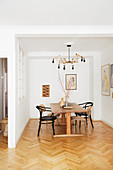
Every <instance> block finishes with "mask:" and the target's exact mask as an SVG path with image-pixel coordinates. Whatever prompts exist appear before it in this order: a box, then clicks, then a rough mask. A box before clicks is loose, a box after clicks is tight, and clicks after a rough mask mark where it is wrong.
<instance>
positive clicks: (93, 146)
mask: <svg viewBox="0 0 113 170" xmlns="http://www.w3.org/2000/svg"><path fill="white" fill-rule="evenodd" d="M37 124H38V123H37V120H30V122H29V123H28V125H27V127H26V129H25V131H24V133H23V136H22V138H21V140H20V142H19V143H18V146H17V148H16V149H7V147H6V146H7V144H6V145H5V144H3V145H2V141H1V140H0V170H7V169H11V170H13V169H14V170H20V169H27V170H28V169H31V170H35V169H36V170H40V169H41V170H42V169H43V170H46V169H48V170H51V169H53V170H65V169H66V170H71V169H73V170H76V169H78V170H81V169H83V170H85V169H87V170H90V169H91V170H99V169H102V170H113V129H112V128H110V127H108V126H107V125H105V124H104V123H102V122H95V123H94V126H95V129H94V130H93V131H92V135H91V136H88V134H87V133H86V135H85V136H82V137H63V138H53V136H52V129H51V125H47V126H46V125H43V127H42V129H41V134H40V138H37ZM73 128H75V127H74V126H73ZM57 129H58V126H55V130H56V133H57ZM62 130H63V126H62ZM6 143H7V142H6Z"/></svg>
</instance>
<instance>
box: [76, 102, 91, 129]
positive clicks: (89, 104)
mask: <svg viewBox="0 0 113 170" xmlns="http://www.w3.org/2000/svg"><path fill="white" fill-rule="evenodd" d="M79 105H80V106H82V107H83V108H85V109H87V108H88V107H89V106H91V107H93V103H92V102H84V103H80V104H79ZM75 115H76V116H81V117H85V119H86V123H87V119H88V118H90V122H91V126H92V128H94V125H93V122H92V117H91V114H90V116H88V115H87V114H86V113H75ZM80 126H81V122H79V128H80Z"/></svg>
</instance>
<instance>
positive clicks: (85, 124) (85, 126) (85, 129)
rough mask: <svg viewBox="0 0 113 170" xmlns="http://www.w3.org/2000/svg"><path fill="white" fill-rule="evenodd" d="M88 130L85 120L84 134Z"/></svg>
mask: <svg viewBox="0 0 113 170" xmlns="http://www.w3.org/2000/svg"><path fill="white" fill-rule="evenodd" d="M85 132H86V122H85V121H84V134H85Z"/></svg>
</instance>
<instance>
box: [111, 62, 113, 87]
mask: <svg viewBox="0 0 113 170" xmlns="http://www.w3.org/2000/svg"><path fill="white" fill-rule="evenodd" d="M111 88H113V64H111Z"/></svg>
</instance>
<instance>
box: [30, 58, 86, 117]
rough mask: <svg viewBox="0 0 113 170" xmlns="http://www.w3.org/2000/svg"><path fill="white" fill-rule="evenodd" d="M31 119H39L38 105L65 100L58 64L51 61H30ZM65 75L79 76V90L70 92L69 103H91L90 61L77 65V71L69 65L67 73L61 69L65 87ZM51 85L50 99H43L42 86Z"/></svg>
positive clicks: (47, 104)
mask: <svg viewBox="0 0 113 170" xmlns="http://www.w3.org/2000/svg"><path fill="white" fill-rule="evenodd" d="M29 62H30V82H29V83H30V117H31V118H38V117H39V114H38V111H37V110H36V108H35V107H36V105H40V104H41V103H43V104H44V105H46V106H49V105H50V103H52V102H59V101H60V100H61V97H63V98H65V95H64V93H63V90H62V88H61V86H60V83H59V80H58V69H57V64H52V63H51V59H39V58H38V59H37V58H35V59H34V58H33V59H32V58H31V59H30V61H29ZM65 74H77V90H73V91H71V92H70V97H69V99H68V100H69V101H70V102H76V103H81V102H84V101H89V60H87V62H86V63H78V64H75V70H74V71H72V70H71V66H70V65H68V68H66V70H65V71H63V70H62V68H61V69H60V75H61V79H62V80H63V81H62V82H63V84H64V87H65ZM44 84H47V85H50V97H42V85H44Z"/></svg>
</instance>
